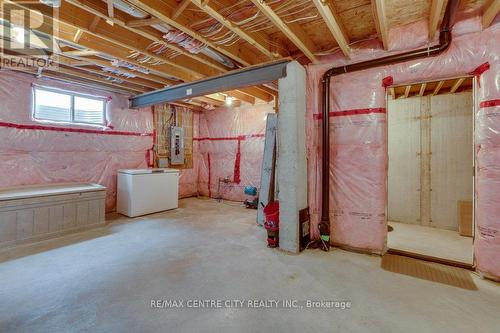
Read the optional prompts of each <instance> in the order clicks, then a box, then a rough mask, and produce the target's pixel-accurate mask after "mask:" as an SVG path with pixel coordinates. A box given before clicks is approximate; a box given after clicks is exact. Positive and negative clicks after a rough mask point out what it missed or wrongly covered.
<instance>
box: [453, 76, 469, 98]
mask: <svg viewBox="0 0 500 333" xmlns="http://www.w3.org/2000/svg"><path fill="white" fill-rule="evenodd" d="M464 81H465V78H464V77H461V78H459V79H458V80H456V81H455V83H454V84H453V86H452V87H451V89H450V93H452V94H453V93H455V92H456V91H457V89H458V88H460V86H461V85H462V83H464Z"/></svg>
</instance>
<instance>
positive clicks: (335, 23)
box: [313, 0, 350, 57]
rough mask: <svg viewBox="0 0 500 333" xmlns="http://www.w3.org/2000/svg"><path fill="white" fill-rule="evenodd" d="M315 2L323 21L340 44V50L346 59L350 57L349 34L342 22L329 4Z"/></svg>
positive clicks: (320, 1) (315, 0) (316, 0)
mask: <svg viewBox="0 0 500 333" xmlns="http://www.w3.org/2000/svg"><path fill="white" fill-rule="evenodd" d="M313 2H314V4H315V5H316V8H317V9H318V12H319V13H320V15H321V17H323V20H324V21H325V23H326V25H327V26H328V29H329V30H330V32H331V34H332V35H333V38H335V40H336V41H337V44H339V47H340V49H341V50H342V52H343V53H344V55H345V56H346V57H349V53H350V48H349V39H348V38H347V34H346V33H345V31H344V29H343V28H342V25H341V23H340V20H338V19H337V17H336V15H335V13H334V12H333V11H332V10H331V8H330V6H329V5H328V3H326V2H323V1H322V0H313Z"/></svg>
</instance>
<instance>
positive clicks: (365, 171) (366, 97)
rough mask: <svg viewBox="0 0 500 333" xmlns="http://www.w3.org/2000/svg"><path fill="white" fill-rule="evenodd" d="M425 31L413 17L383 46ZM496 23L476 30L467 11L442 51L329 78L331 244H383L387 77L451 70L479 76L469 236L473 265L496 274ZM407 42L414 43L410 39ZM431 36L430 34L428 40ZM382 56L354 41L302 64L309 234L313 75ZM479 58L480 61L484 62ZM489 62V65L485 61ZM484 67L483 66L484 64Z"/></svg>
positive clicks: (315, 141) (396, 48)
mask: <svg viewBox="0 0 500 333" xmlns="http://www.w3.org/2000/svg"><path fill="white" fill-rule="evenodd" d="M427 34H428V32H427V31H426V29H425V26H424V25H422V24H421V23H415V24H412V25H408V26H405V27H404V28H401V29H398V31H397V33H396V34H395V33H391V34H390V36H392V40H391V41H390V43H389V45H390V47H391V51H390V53H400V52H401V51H402V50H404V49H412V48H418V47H423V46H425V45H427V44H426V43H422V42H424V41H426V36H427ZM499 39H500V24H498V21H497V22H496V23H494V24H493V25H492V26H491V27H490V28H488V29H486V30H484V31H481V20H480V19H479V18H471V19H467V20H465V21H461V22H458V23H457V24H456V25H455V27H454V28H453V40H452V43H451V45H450V47H449V48H448V50H447V51H445V52H444V53H443V54H441V55H440V56H437V57H432V58H422V59H419V60H414V61H410V62H405V63H401V64H395V65H390V66H383V67H379V68H373V69H369V70H364V71H360V72H354V73H348V74H344V75H339V76H336V77H334V78H333V80H332V83H331V87H330V91H331V95H330V96H331V106H332V107H331V110H330V111H331V112H330V129H329V130H330V139H331V142H330V154H331V160H330V184H331V186H330V209H331V210H330V220H331V232H332V241H333V242H334V243H337V244H340V245H345V246H349V247H355V248H360V249H363V250H367V251H371V252H377V253H382V252H383V251H384V250H385V247H386V237H387V224H386V215H385V209H386V204H387V193H386V181H387V155H386V99H385V96H386V90H385V87H384V84H383V82H382V80H383V79H384V78H386V77H392V80H393V81H394V83H395V84H399V83H412V82H422V81H426V80H432V79H441V78H448V77H456V76H460V75H463V74H466V73H471V72H473V71H475V70H476V71H475V72H474V74H477V76H478V78H479V85H478V87H476V88H477V91H478V109H477V110H476V114H475V117H476V120H475V126H476V127H475V133H476V139H475V142H476V158H477V175H476V179H477V184H476V191H477V193H476V199H477V200H476V202H477V203H476V204H477V206H476V239H475V257H476V265H477V268H478V270H479V271H481V272H483V273H485V274H488V275H491V276H492V277H497V278H500V260H498V256H499V255H500V219H499V218H498V217H499V216H500V196H499V195H498V193H500V74H499V73H500V71H499V69H500V61H499V57H500V44H499V43H498V40H499ZM411 42H414V43H413V44H411V45H410V43H411ZM434 42H436V41H434ZM386 55H388V52H385V51H383V50H381V49H380V48H379V45H378V43H377V42H376V41H368V42H363V43H360V44H357V45H356V50H353V52H352V54H351V57H350V59H349V60H346V59H345V58H344V57H343V56H341V55H335V56H333V57H330V58H329V59H324V63H323V64H320V65H310V66H308V85H309V87H308V105H307V121H308V125H307V135H308V141H307V142H308V163H309V175H308V177H309V182H308V183H309V206H310V210H311V220H312V225H313V228H312V233H313V235H315V236H317V234H318V230H317V224H318V222H319V218H320V207H321V121H320V119H321V86H320V82H321V77H322V75H323V73H324V72H325V71H326V70H328V69H329V68H331V67H336V66H342V65H345V64H347V63H356V62H361V61H364V60H368V59H373V58H379V57H382V56H386ZM486 63H488V64H487V65H486ZM488 66H489V67H488ZM487 68H489V69H487Z"/></svg>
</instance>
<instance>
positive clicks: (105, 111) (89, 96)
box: [32, 85, 108, 127]
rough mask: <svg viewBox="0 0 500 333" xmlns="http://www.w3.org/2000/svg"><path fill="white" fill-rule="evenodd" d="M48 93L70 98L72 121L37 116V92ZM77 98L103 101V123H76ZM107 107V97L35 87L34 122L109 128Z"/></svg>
mask: <svg viewBox="0 0 500 333" xmlns="http://www.w3.org/2000/svg"><path fill="white" fill-rule="evenodd" d="M37 90H40V91H48V92H53V93H57V94H63V95H67V96H70V99H71V103H70V116H71V119H70V120H69V121H66V120H53V119H43V118H38V117H37V116H36V107H37V102H36V91H37ZM75 97H80V98H86V99H92V100H96V101H101V102H102V123H92V122H86V121H75ZM107 106H108V98H106V97H95V96H91V95H87V94H82V93H77V92H74V91H69V90H63V89H58V88H52V87H42V86H35V85H34V86H33V114H32V117H33V120H35V121H41V122H51V123H59V124H75V125H78V124H80V125H91V126H101V127H106V126H107V123H108V121H107V117H106V114H107Z"/></svg>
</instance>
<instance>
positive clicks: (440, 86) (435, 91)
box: [432, 81, 444, 96]
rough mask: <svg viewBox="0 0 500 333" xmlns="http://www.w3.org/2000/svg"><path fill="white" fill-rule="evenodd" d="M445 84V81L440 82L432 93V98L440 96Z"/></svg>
mask: <svg viewBox="0 0 500 333" xmlns="http://www.w3.org/2000/svg"><path fill="white" fill-rule="evenodd" d="M443 84H444V81H439V83H438V84H437V86H436V89H434V91H433V92H432V96H436V95H437V94H439V91H440V90H441V88H442V87H443Z"/></svg>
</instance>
